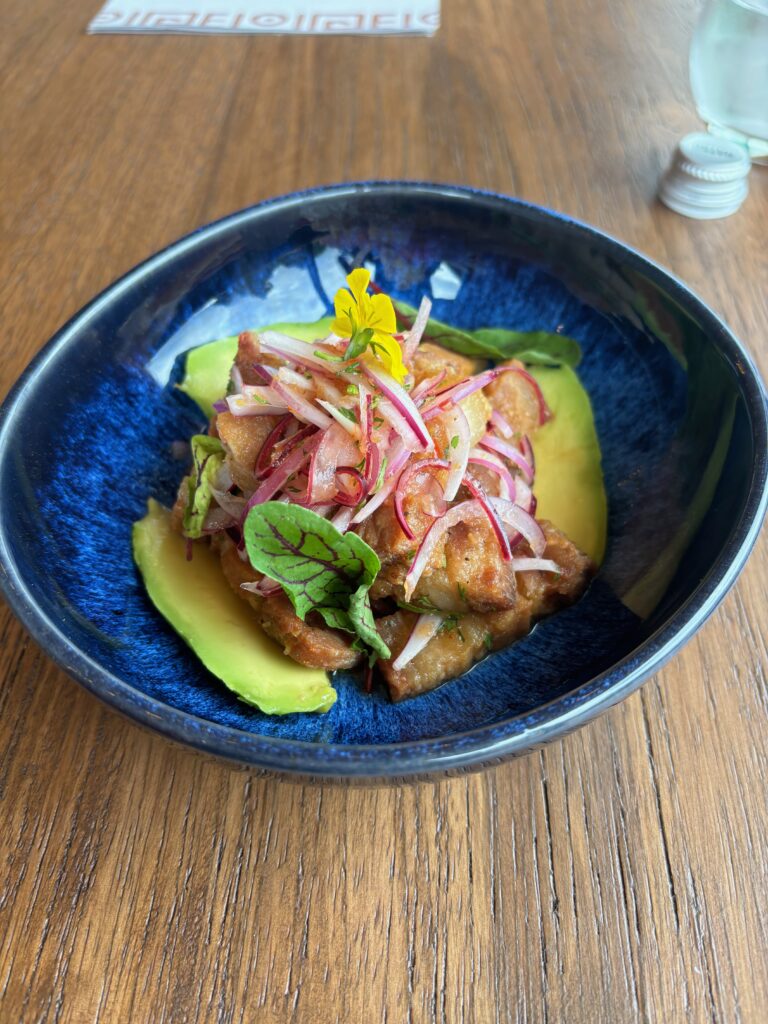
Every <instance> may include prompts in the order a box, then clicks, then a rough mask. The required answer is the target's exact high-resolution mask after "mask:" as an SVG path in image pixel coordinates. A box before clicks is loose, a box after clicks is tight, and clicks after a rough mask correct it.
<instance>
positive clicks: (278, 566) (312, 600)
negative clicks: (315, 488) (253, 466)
mask: <svg viewBox="0 0 768 1024" xmlns="http://www.w3.org/2000/svg"><path fill="white" fill-rule="evenodd" d="M243 535H244V538H245V547H246V550H247V552H248V557H249V559H250V561H251V565H252V566H253V567H254V569H256V570H257V572H262V573H264V575H265V576H268V577H269V578H270V579H272V580H275V581H276V582H277V583H279V584H280V585H281V586H282V588H283V590H284V591H285V592H286V594H287V595H288V597H289V598H290V600H291V603H292V604H293V607H294V609H295V611H296V614H297V615H298V616H299V618H300V619H305V618H306V616H307V614H308V612H311V611H317V612H319V613H320V615H322V616H323V619H324V620H325V622H326V623H327V624H328V625H329V626H331V627H333V628H336V629H343V630H346V631H347V632H349V633H353V634H355V635H356V636H357V637H358V638H359V639H360V640H361V641H362V642H363V643H364V644H365V646H366V648H368V649H370V650H372V651H373V652H374V653H375V654H376V655H378V656H380V657H382V658H388V657H389V648H388V647H387V645H386V644H385V643H384V641H383V640H382V639H381V637H380V636H379V634H378V633H377V632H376V628H375V625H374V623H373V615H372V613H371V605H370V599H369V596H368V591H369V589H370V587H371V584H372V583H373V581H374V580H375V579H376V575H377V573H378V571H379V569H380V568H381V563H380V562H379V558H378V555H377V554H376V552H375V551H374V550H373V548H371V547H369V546H368V545H367V544H366V543H365V541H364V540H361V539H360V537H358V536H357V534H356V533H352V532H350V533H345V534H341V533H339V531H338V530H337V529H336V527H335V526H333V525H332V524H331V523H330V522H328V520H327V519H323V517H322V516H319V515H318V514H317V513H316V512H312V511H311V510H310V509H307V508H303V507H302V506H300V505H288V504H286V503H284V502H281V501H267V502H265V503H264V504H262V505H256V506H255V507H254V508H252V509H251V511H250V512H249V513H248V517H247V519H246V521H245V528H244V534H243Z"/></svg>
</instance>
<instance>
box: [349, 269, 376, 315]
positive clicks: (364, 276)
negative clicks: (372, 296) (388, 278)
mask: <svg viewBox="0 0 768 1024" xmlns="http://www.w3.org/2000/svg"><path fill="white" fill-rule="evenodd" d="M370 281H371V272H370V270H366V269H365V267H358V268H357V269H356V270H353V271H352V273H351V274H347V284H348V285H349V288H350V291H351V292H352V295H353V296H354V298H355V302H356V303H357V304H358V306H359V305H360V304H361V303H360V299H361V297H362V296H364V295H365V293H366V292H367V291H368V285H369V284H370Z"/></svg>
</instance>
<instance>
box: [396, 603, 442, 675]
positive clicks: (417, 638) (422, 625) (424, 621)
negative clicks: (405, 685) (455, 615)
mask: <svg viewBox="0 0 768 1024" xmlns="http://www.w3.org/2000/svg"><path fill="white" fill-rule="evenodd" d="M442 624H443V617H442V615H420V616H419V617H418V619H416V624H415V625H414V627H413V629H412V630H411V635H410V636H409V637H408V640H407V642H406V644H405V647H404V648H403V649H402V651H400V653H399V654H398V656H397V657H396V658H395V660H394V661H393V662H392V669H393V671H395V672H400V671H402V669H404V668H405V666H406V665H407V664H408V663H409V662H411V661H413V659H414V658H415V657H416V655H417V654H419V652H420V651H423V650H424V648H425V647H426V646H427V644H428V643H429V641H430V640H431V639H432V637H433V636H434V635H435V633H437V631H438V629H440V626H441V625H442Z"/></svg>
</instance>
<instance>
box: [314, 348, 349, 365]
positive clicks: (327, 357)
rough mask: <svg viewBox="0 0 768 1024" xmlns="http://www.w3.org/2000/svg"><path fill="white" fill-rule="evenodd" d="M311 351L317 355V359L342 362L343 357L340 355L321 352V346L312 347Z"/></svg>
mask: <svg viewBox="0 0 768 1024" xmlns="http://www.w3.org/2000/svg"><path fill="white" fill-rule="evenodd" d="M313 353H314V355H316V356H317V358H318V359H325V361H326V362H328V363H341V362H343V357H342V356H337V355H334V354H333V353H332V352H323V350H322V349H321V348H316V349H313Z"/></svg>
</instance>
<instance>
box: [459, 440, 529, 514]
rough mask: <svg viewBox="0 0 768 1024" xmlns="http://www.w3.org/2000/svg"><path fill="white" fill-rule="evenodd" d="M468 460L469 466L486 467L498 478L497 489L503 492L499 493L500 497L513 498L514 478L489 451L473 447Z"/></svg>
mask: <svg viewBox="0 0 768 1024" xmlns="http://www.w3.org/2000/svg"><path fill="white" fill-rule="evenodd" d="M468 461H469V464H470V465H471V466H482V467H483V469H487V470H488V471H489V472H490V473H493V474H495V475H496V476H497V477H498V478H499V490H500V491H502V492H503V493H501V494H499V497H500V498H506V499H507V500H508V501H514V500H515V493H516V491H517V487H516V485H515V478H514V477H513V476H512V474H511V473H510V472H509V470H508V469H507V467H506V466H505V465H503V463H502V462H501V460H500V459H497V458H496V456H495V455H492V454H491V453H490V452H481V451H480V450H479V449H477V448H473V449H472V451H471V452H470V453H469V460H468Z"/></svg>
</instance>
